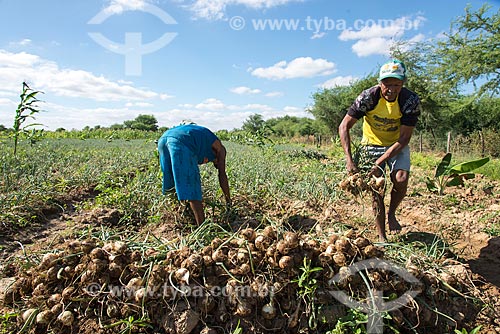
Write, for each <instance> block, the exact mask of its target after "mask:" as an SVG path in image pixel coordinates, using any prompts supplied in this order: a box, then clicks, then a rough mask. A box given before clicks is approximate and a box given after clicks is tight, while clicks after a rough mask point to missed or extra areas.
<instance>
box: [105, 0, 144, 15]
mask: <svg viewBox="0 0 500 334" xmlns="http://www.w3.org/2000/svg"><path fill="white" fill-rule="evenodd" d="M146 2H147V1H145V0H111V1H109V3H110V4H109V6H108V7H106V8H105V9H104V11H106V12H107V13H109V14H121V13H123V12H124V11H127V10H141V9H143V8H144V5H145V4H146Z"/></svg>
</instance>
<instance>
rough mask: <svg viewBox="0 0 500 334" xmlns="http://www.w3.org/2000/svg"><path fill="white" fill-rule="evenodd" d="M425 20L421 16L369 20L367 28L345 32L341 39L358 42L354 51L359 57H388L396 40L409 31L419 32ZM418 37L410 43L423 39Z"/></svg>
mask: <svg viewBox="0 0 500 334" xmlns="http://www.w3.org/2000/svg"><path fill="white" fill-rule="evenodd" d="M425 20H426V19H425V18H424V17H423V16H420V15H417V16H416V17H415V18H412V17H410V16H403V17H400V18H397V19H394V20H392V19H379V20H378V21H375V20H370V21H368V20H367V21H366V22H364V24H365V26H364V27H362V28H361V29H358V30H354V29H346V30H343V31H342V32H341V33H340V35H339V39H340V40H341V41H357V42H355V43H354V44H353V46H352V50H353V52H354V53H355V54H356V55H357V56H359V57H367V56H370V55H376V54H379V55H386V56H387V55H389V53H390V49H391V46H392V45H393V44H394V43H395V41H396V40H400V39H401V38H402V37H403V36H404V35H405V33H407V32H408V31H411V30H413V31H416V30H418V29H419V28H420V27H421V26H422V24H423V22H425ZM360 23H363V22H360ZM417 36H419V37H417ZM417 36H415V37H413V38H411V39H410V41H413V42H415V41H416V40H417V39H420V38H422V37H421V34H419V35H417Z"/></svg>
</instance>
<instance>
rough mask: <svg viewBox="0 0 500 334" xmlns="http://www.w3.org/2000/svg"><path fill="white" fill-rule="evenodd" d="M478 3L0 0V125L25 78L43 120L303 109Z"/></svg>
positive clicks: (60, 122) (237, 120) (233, 118)
mask: <svg viewBox="0 0 500 334" xmlns="http://www.w3.org/2000/svg"><path fill="white" fill-rule="evenodd" d="M484 3H485V1H461V0H434V1H429V0H422V1H386V0H379V1H366V0H352V1H338V0H196V1H193V0H190V1H186V0H71V1H69V0H68V1H63V0H43V1H41V0H23V1H19V0H0V31H1V32H2V33H1V34H0V124H3V125H4V126H7V127H11V126H12V124H13V119H14V114H15V110H16V106H17V104H18V103H19V94H20V91H21V87H22V86H21V84H22V82H23V81H26V82H28V83H29V84H30V86H31V87H32V88H33V89H36V90H40V91H43V92H44V94H43V95H40V96H39V97H40V98H41V99H42V100H43V101H44V103H42V104H40V107H41V108H42V109H43V110H44V111H43V112H42V113H39V114H37V115H36V122H37V123H41V124H43V125H44V127H45V129H47V130H55V129H57V128H60V127H62V128H65V129H67V130H70V129H81V128H83V127H84V126H91V127H93V126H95V125H101V126H110V125H112V124H116V123H122V122H123V121H125V120H130V119H134V118H135V117H137V116H138V115H140V114H147V115H154V116H155V117H156V118H157V120H158V123H159V125H160V126H167V127H171V126H173V125H176V124H178V123H179V122H181V121H182V120H186V119H189V120H191V121H194V122H196V123H198V124H201V125H205V126H207V127H209V128H211V129H212V130H214V131H216V130H220V129H228V130H231V129H234V128H239V127H241V125H242V123H243V122H244V120H245V119H247V118H248V117H249V116H250V115H252V114H255V113H257V114H261V115H262V116H263V117H264V119H269V118H273V117H281V116H284V115H291V116H299V117H311V115H310V113H308V112H307V108H308V107H310V106H311V105H312V103H313V100H312V94H313V93H315V92H316V91H318V90H320V89H322V88H325V87H332V86H333V85H345V84H348V83H349V82H350V81H352V80H355V79H356V78H361V77H363V76H365V75H367V74H370V73H374V72H375V71H377V69H378V67H379V66H380V65H381V64H382V63H383V62H385V61H386V60H388V59H389V58H388V50H389V48H390V45H391V44H392V43H394V42H395V41H397V40H404V41H410V42H411V41H423V40H429V39H436V38H440V37H441V36H442V35H443V33H446V32H449V29H450V24H451V22H452V21H453V20H454V19H455V18H456V17H458V16H460V15H463V14H464V9H465V7H466V6H467V5H468V4H470V5H471V6H472V8H473V9H477V8H479V7H480V6H481V5H482V4H484ZM487 3H489V4H490V5H491V6H493V9H494V10H497V9H498V6H499V1H496V0H494V1H489V2H487Z"/></svg>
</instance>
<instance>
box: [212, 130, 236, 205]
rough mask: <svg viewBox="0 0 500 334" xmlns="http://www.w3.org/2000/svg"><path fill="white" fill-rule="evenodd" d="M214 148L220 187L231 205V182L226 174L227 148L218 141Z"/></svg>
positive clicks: (213, 145)
mask: <svg viewBox="0 0 500 334" xmlns="http://www.w3.org/2000/svg"><path fill="white" fill-rule="evenodd" d="M212 148H213V150H214V151H215V158H216V159H215V161H214V166H215V168H217V170H218V171H219V185H220V188H221V189H222V192H223V193H224V197H225V199H226V203H227V204H231V195H230V192H229V181H228V179H227V174H226V148H225V147H224V145H222V143H221V141H220V140H216V141H215V142H214V143H213V144H212Z"/></svg>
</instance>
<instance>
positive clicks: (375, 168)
mask: <svg viewBox="0 0 500 334" xmlns="http://www.w3.org/2000/svg"><path fill="white" fill-rule="evenodd" d="M382 172H383V171H382V167H380V166H379V165H377V164H375V165H373V167H372V169H371V170H370V172H369V173H368V176H372V175H373V176H376V177H379V176H381V175H382Z"/></svg>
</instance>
